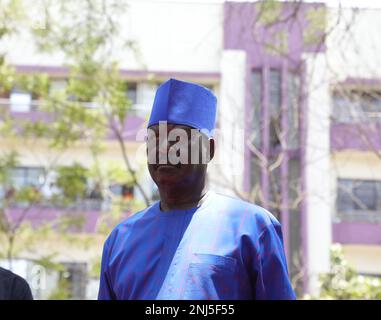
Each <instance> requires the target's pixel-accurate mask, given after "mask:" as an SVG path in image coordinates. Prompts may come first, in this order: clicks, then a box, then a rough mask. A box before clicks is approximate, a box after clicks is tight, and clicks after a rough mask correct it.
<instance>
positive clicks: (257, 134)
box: [251, 70, 262, 149]
mask: <svg viewBox="0 0 381 320" xmlns="http://www.w3.org/2000/svg"><path fill="white" fill-rule="evenodd" d="M251 92H252V97H253V100H252V101H253V117H252V120H253V127H252V130H253V131H254V132H253V143H254V146H255V147H256V148H257V149H259V148H260V147H261V130H262V126H261V105H262V103H261V102H262V72H261V70H254V71H253V74H252V91H251Z"/></svg>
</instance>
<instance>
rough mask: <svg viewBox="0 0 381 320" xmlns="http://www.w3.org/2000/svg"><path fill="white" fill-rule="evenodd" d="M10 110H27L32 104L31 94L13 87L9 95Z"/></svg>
mask: <svg viewBox="0 0 381 320" xmlns="http://www.w3.org/2000/svg"><path fill="white" fill-rule="evenodd" d="M9 100H10V107H11V111H12V112H29V111H30V110H31V106H32V94H31V93H29V92H25V91H22V90H19V89H13V90H12V91H11V93H10V96H9Z"/></svg>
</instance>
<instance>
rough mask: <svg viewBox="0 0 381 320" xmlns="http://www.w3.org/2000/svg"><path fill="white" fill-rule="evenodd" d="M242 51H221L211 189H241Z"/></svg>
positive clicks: (242, 133)
mask: <svg viewBox="0 0 381 320" xmlns="http://www.w3.org/2000/svg"><path fill="white" fill-rule="evenodd" d="M245 80H246V53H245V52H244V51H239V50H225V51H224V53H223V56H222V62H221V88H220V90H221V94H220V98H219V104H218V116H217V117H218V122H219V124H220V128H219V131H218V133H219V134H218V135H217V136H216V157H215V159H214V160H213V161H212V164H211V166H210V174H211V181H214V183H213V186H214V189H216V190H218V191H220V192H224V193H228V194H233V195H234V192H232V189H233V188H234V187H235V188H237V189H238V190H239V191H242V186H243V168H244V142H245V136H244V124H245V89H246V87H245Z"/></svg>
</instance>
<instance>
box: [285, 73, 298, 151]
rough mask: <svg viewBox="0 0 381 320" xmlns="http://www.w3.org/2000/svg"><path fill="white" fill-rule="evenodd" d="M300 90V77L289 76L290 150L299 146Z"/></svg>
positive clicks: (288, 115)
mask: <svg viewBox="0 0 381 320" xmlns="http://www.w3.org/2000/svg"><path fill="white" fill-rule="evenodd" d="M299 88H300V80H299V77H298V76H297V75H294V74H289V75H288V79H287V90H288V94H287V96H288V102H287V119H288V134H287V140H288V148H290V149H295V148H297V147H298V145H299Z"/></svg>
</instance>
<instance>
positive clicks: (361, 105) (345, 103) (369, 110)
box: [332, 90, 381, 123]
mask: <svg viewBox="0 0 381 320" xmlns="http://www.w3.org/2000/svg"><path fill="white" fill-rule="evenodd" d="M332 103H333V119H334V121H335V122H337V123H351V122H364V121H366V122H379V121H381V91H376V90H367V91H365V90H364V91H360V90H351V91H349V90H342V91H340V92H338V91H336V92H334V93H333V95H332Z"/></svg>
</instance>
